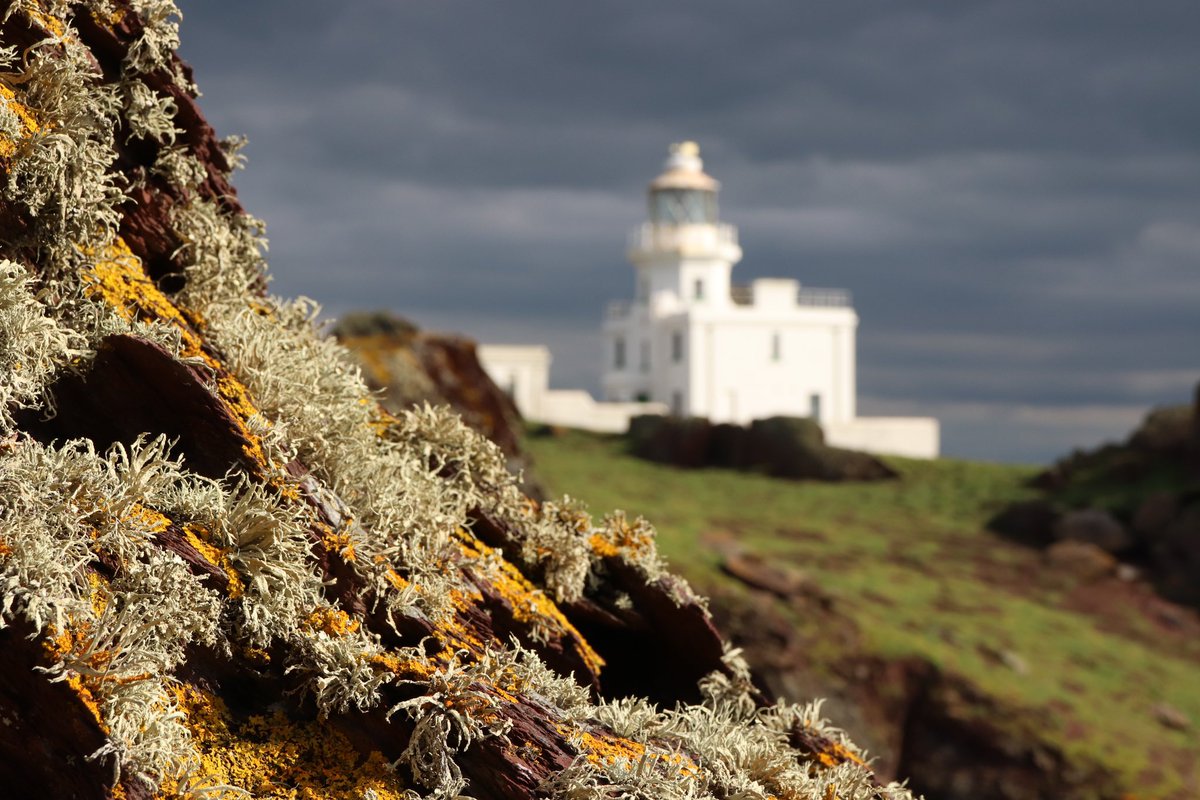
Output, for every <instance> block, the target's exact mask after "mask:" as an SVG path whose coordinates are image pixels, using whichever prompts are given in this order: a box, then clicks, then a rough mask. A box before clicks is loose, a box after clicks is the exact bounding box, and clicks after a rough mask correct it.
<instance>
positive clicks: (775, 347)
mask: <svg viewBox="0 0 1200 800" xmlns="http://www.w3.org/2000/svg"><path fill="white" fill-rule="evenodd" d="M782 353H783V341H782V339H781V337H780V336H779V333H778V332H776V333H772V334H771V360H772V361H778V360H779V358H780V356H781V355H782Z"/></svg>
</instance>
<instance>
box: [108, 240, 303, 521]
mask: <svg viewBox="0 0 1200 800" xmlns="http://www.w3.org/2000/svg"><path fill="white" fill-rule="evenodd" d="M92 255H94V257H95V264H94V265H93V267H92V270H91V271H90V272H89V273H87V274H85V276H84V279H85V281H86V282H87V286H88V291H89V293H90V294H91V295H93V296H94V297H98V298H100V299H103V300H104V301H105V302H107V303H108V304H109V305H110V306H112V307H113V309H115V310H116V312H117V313H118V314H120V315H121V317H122V318H124V319H125V320H128V321H131V322H132V321H134V320H142V321H147V322H151V321H158V322H165V323H167V324H170V325H172V326H174V327H176V328H177V329H178V330H179V332H180V345H181V351H180V355H181V356H183V357H184V358H192V359H199V360H200V361H202V362H203V363H204V364H205V365H206V366H207V367H209V368H210V369H211V370H212V373H213V376H214V383H215V386H216V390H217V397H218V399H219V400H220V401H221V402H222V404H223V405H224V406H225V408H226V410H228V411H229V412H230V415H231V417H232V418H233V420H234V423H235V424H236V425H237V426H238V433H239V434H240V436H241V439H242V441H243V442H244V444H243V446H242V451H243V453H244V454H245V456H246V459H247V461H248V462H249V463H250V464H251V465H253V466H254V467H256V468H257V471H258V472H259V473H260V474H262V475H268V474H270V475H272V476H274V475H276V474H277V472H278V469H271V467H272V466H274V467H276V468H279V467H282V465H280V464H276V465H271V464H270V463H269V460H268V459H267V456H266V453H265V451H264V450H263V446H262V442H261V441H260V439H259V437H258V436H257V435H256V434H255V433H254V432H253V431H251V430H250V420H252V419H254V418H256V417H258V416H259V411H258V408H257V406H256V405H255V404H254V402H253V401H252V400H251V398H250V391H249V390H248V389H247V388H246V387H245V385H243V384H242V382H241V381H239V380H238V379H237V378H235V377H234V376H233V375H232V374H231V373H230V372H229V370H228V369H227V368H226V367H225V365H224V364H223V363H221V362H220V361H218V360H217V359H216V358H214V357H213V356H212V355H211V354H210V353H209V352H208V351H207V350H206V349H205V348H204V346H203V342H202V340H201V338H200V336H199V334H198V333H197V326H198V325H200V324H201V320H200V319H199V318H198V317H197V316H196V315H194V314H185V313H184V312H183V311H182V310H181V309H179V308H178V307H177V306H176V305H175V304H174V303H172V302H171V300H170V299H169V298H168V297H167V296H166V295H165V294H163V292H162V291H161V290H160V289H159V288H158V286H156V285H155V283H154V281H152V280H150V278H149V276H148V275H146V271H145V269H143V267H142V261H141V259H140V258H138V257H137V256H136V255H135V254H134V253H133V251H131V250H130V249H129V246H128V245H127V244H126V243H125V241H124V240H123V239H121V238H120V237H118V238H117V239H116V240H115V241H114V242H113V243H112V244H110V245H107V246H106V247H104V248H102V249H101V250H100V252H97V253H93V254H92ZM271 483H272V485H273V486H274V487H275V488H276V489H277V490H278V491H279V492H280V494H281V495H283V496H285V497H288V498H289V499H297V498H298V497H299V495H298V494H297V492H296V489H295V487H294V486H292V485H291V484H290V483H287V482H284V481H281V480H278V479H272V481H271Z"/></svg>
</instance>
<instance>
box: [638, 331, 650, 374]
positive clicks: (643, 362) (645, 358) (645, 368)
mask: <svg viewBox="0 0 1200 800" xmlns="http://www.w3.org/2000/svg"><path fill="white" fill-rule="evenodd" d="M638 365H639V366H640V367H641V369H642V372H649V371H650V343H649V342H647V341H646V340H645V339H643V340H642V357H641V359H640V360H639V362H638Z"/></svg>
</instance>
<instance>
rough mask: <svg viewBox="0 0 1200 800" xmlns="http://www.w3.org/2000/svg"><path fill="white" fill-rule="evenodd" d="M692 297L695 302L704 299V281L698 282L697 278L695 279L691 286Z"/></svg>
mask: <svg viewBox="0 0 1200 800" xmlns="http://www.w3.org/2000/svg"><path fill="white" fill-rule="evenodd" d="M692 296H693V297H695V298H696V299H697V300H703V299H704V281H702V280H700V279H699V278H697V279H696V282H695V283H694V284H693V285H692Z"/></svg>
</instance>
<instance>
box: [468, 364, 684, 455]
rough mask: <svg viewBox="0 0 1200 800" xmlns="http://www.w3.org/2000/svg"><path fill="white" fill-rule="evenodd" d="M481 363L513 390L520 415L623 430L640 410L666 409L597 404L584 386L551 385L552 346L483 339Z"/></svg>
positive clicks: (609, 430)
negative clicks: (553, 387)
mask: <svg viewBox="0 0 1200 800" xmlns="http://www.w3.org/2000/svg"><path fill="white" fill-rule="evenodd" d="M476 353H477V355H478V356H479V363H480V364H481V365H483V368H484V370H486V371H487V373H488V376H489V377H491V379H492V380H493V381H495V382H496V385H497V386H499V387H500V388H501V389H503V390H504V391H505V392H507V393H508V396H509V397H511V398H512V399H513V402H514V403H516V406H517V409H518V410H519V411H520V412H521V416H523V417H525V419H528V420H532V421H533V422H540V423H543V424H545V425H562V426H564V427H567V428H584V429H585V430H590V431H599V432H601V433H624V432H625V431H626V430H628V428H629V420H630V419H631V418H632V417H636V416H637V415H639V414H666V413H667V410H668V409H667V407H666V406H665V405H663V404H662V403H653V402H647V403H637V402H634V403H597V402H596V400H595V398H593V397H592V396H591V394H589V393H588V392H586V391H584V390H583V389H551V388H550V361H551V356H550V348H548V347H545V346H543V345H513V344H481V345H479V347H478V349H477V350H476Z"/></svg>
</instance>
